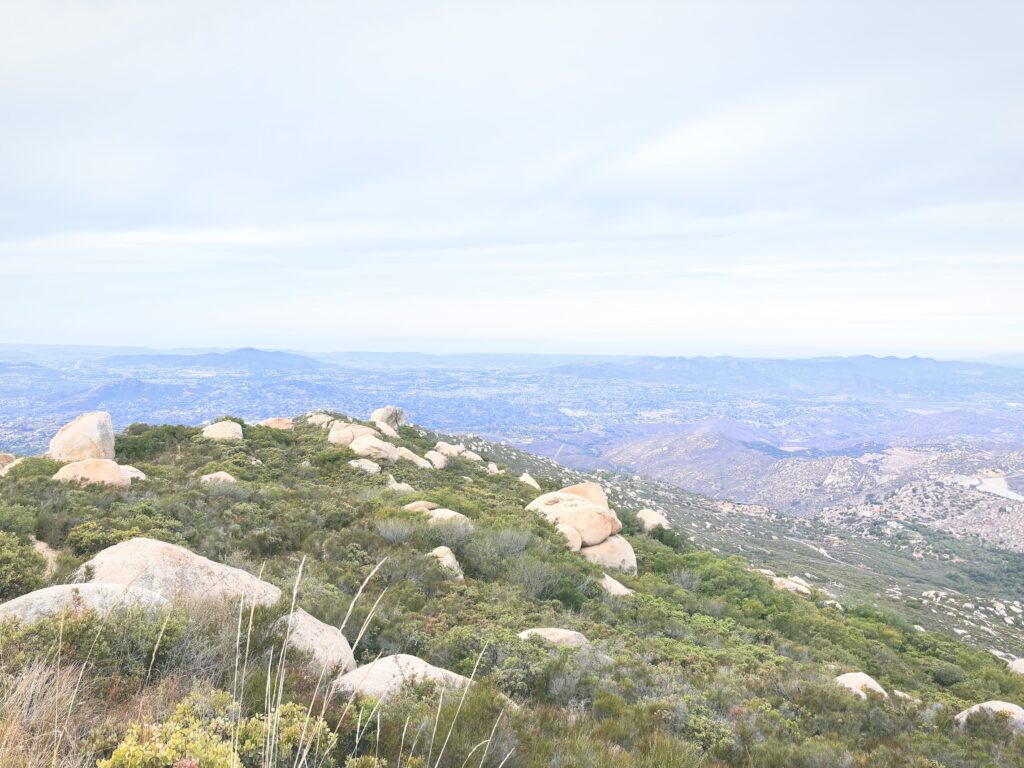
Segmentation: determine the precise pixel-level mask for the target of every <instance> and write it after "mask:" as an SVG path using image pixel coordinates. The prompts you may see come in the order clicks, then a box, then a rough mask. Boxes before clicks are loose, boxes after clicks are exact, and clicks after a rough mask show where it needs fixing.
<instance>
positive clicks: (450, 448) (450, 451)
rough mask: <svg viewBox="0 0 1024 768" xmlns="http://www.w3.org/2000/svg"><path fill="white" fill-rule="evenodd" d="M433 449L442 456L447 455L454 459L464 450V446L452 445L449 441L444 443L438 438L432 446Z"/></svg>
mask: <svg viewBox="0 0 1024 768" xmlns="http://www.w3.org/2000/svg"><path fill="white" fill-rule="evenodd" d="M434 450H435V451H437V452H438V453H440V454H441V455H442V456H447V457H448V458H449V459H455V458H458V457H459V456H461V455H462V454H463V453H465V452H466V446H464V445H461V444H460V445H452V444H451V443H446V442H445V441H444V440H438V441H437V445H435V446H434Z"/></svg>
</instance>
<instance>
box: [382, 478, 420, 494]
mask: <svg viewBox="0 0 1024 768" xmlns="http://www.w3.org/2000/svg"><path fill="white" fill-rule="evenodd" d="M388 490H389V491H394V492H395V493H416V489H415V488H413V487H412V486H411V485H410V484H409V483H400V482H398V481H397V480H395V478H394V475H388Z"/></svg>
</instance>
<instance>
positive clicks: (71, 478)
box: [8, 411, 146, 488]
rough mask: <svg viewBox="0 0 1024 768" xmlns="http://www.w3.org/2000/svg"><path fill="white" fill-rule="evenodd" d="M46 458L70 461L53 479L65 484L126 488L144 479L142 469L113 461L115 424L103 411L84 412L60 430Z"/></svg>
mask: <svg viewBox="0 0 1024 768" xmlns="http://www.w3.org/2000/svg"><path fill="white" fill-rule="evenodd" d="M46 455H47V456H48V457H49V458H51V459H54V460H56V461H65V462H69V463H67V464H65V465H64V466H63V467H61V468H60V469H59V470H57V472H56V474H54V476H53V479H54V480H57V481H60V482H64V483H80V484H82V485H103V486H108V487H111V488H127V487H128V486H130V485H131V484H132V481H133V480H145V479H146V475H145V473H143V472H142V471H141V470H138V469H136V468H135V467H133V466H130V465H128V464H118V463H117V462H116V461H114V424H113V421H112V420H111V418H110V414H109V413H106V412H104V411H92V412H91V413H83V414H82V415H81V416H79V417H77V418H75V419H73V420H72V421H70V422H68V423H67V424H65V425H64V426H63V427H61V428H60V429H59V430H58V431H57V434H56V435H54V436H53V439H52V440H50V446H49V448H48V450H47V451H46ZM12 464H13V462H12ZM8 466H11V464H9V465H8Z"/></svg>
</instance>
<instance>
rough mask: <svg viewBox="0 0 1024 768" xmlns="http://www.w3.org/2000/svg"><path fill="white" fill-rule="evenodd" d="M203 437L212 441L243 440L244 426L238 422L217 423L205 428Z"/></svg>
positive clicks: (225, 421)
mask: <svg viewBox="0 0 1024 768" xmlns="http://www.w3.org/2000/svg"><path fill="white" fill-rule="evenodd" d="M203 437H208V438H209V439H210V440H241V439H242V425H241V424H239V423H238V422H237V421H228V420H227V419H225V420H224V421H215V422H213V424H208V425H207V426H205V427H203Z"/></svg>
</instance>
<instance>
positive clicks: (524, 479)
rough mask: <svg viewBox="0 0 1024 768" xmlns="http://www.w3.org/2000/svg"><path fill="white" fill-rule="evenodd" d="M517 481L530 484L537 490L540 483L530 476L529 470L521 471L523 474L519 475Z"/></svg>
mask: <svg viewBox="0 0 1024 768" xmlns="http://www.w3.org/2000/svg"><path fill="white" fill-rule="evenodd" d="M519 482H521V483H526V484H527V485H528V486H530V487H531V488H535V489H536V490H538V491H539V490H540V483H538V482H537V481H536V480H534V479H533V478H532V477H531V476H530V473H529V472H523V474H521V475H520V476H519Z"/></svg>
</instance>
